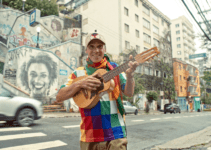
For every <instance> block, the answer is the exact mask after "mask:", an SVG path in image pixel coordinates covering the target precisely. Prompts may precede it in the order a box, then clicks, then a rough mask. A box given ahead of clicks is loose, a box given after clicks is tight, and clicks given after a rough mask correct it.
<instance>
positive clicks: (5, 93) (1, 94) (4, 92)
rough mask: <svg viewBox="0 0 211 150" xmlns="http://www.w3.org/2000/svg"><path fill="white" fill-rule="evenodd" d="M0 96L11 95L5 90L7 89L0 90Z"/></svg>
mask: <svg viewBox="0 0 211 150" xmlns="http://www.w3.org/2000/svg"><path fill="white" fill-rule="evenodd" d="M0 96H2V97H10V96H11V93H10V92H7V91H1V92H0Z"/></svg>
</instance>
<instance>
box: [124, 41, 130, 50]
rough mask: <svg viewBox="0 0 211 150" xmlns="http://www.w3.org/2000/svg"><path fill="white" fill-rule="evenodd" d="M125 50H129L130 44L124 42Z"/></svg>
mask: <svg viewBox="0 0 211 150" xmlns="http://www.w3.org/2000/svg"><path fill="white" fill-rule="evenodd" d="M125 48H126V49H130V42H128V41H125Z"/></svg>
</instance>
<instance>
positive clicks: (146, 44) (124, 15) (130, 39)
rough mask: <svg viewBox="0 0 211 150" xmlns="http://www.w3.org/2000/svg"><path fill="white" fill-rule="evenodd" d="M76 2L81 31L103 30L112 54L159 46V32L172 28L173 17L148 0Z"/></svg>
mask: <svg viewBox="0 0 211 150" xmlns="http://www.w3.org/2000/svg"><path fill="white" fill-rule="evenodd" d="M74 6H75V11H74V13H77V14H81V15H82V16H83V21H82V32H83V33H91V32H95V30H97V32H98V33H101V34H102V35H103V36H104V37H105V39H106V48H107V52H108V53H110V54H112V55H119V53H121V52H123V51H124V50H127V49H136V51H137V53H140V52H143V51H144V50H146V49H149V48H151V47H153V46H154V45H156V46H159V36H162V37H164V33H163V31H164V30H166V32H168V31H170V19H169V18H168V17H166V16H165V15H164V14H163V13H161V12H160V11H159V10H158V9H157V8H156V7H154V6H153V5H152V4H151V3H150V2H149V1H147V0H130V1H128V0H75V4H74ZM96 12H97V13H96ZM84 38H85V36H84V37H83V45H84V41H85V39H84Z"/></svg>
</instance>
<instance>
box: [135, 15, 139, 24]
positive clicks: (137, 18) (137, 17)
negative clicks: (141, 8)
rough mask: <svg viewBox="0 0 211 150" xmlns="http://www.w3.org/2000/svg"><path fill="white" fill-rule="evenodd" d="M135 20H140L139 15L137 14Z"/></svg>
mask: <svg viewBox="0 0 211 150" xmlns="http://www.w3.org/2000/svg"><path fill="white" fill-rule="evenodd" d="M135 20H136V21H137V22H139V16H138V15H136V14H135Z"/></svg>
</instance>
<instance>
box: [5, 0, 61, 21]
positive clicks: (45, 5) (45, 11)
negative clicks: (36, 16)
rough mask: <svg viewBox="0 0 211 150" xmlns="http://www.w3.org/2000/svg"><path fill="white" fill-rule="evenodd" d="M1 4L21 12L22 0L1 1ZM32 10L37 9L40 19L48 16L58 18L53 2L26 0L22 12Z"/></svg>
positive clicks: (55, 5)
mask: <svg viewBox="0 0 211 150" xmlns="http://www.w3.org/2000/svg"><path fill="white" fill-rule="evenodd" d="M3 4H4V5H7V6H9V7H12V8H14V9H18V10H21V11H22V6H23V2H22V0H3ZM33 8H37V9H39V10H40V11H41V16H42V17H43V16H49V15H57V16H58V6H57V4H56V2H55V1H53V0H51V1H49V0H26V2H25V5H24V10H25V11H28V10H31V9H33Z"/></svg>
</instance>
